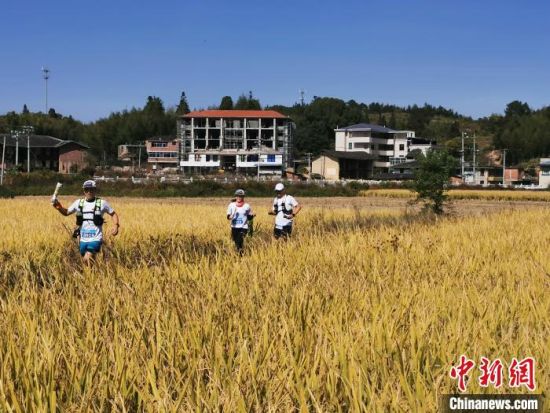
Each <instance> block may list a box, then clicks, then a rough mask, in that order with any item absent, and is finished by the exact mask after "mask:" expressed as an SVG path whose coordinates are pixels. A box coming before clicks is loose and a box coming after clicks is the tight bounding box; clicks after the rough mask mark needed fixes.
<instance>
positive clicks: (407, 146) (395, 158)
mask: <svg viewBox="0 0 550 413" xmlns="http://www.w3.org/2000/svg"><path fill="white" fill-rule="evenodd" d="M335 134H336V143H335V150H336V151H341V152H366V153H368V154H369V155H373V156H375V157H376V158H375V159H374V163H373V167H374V168H373V170H374V171H375V172H377V173H386V172H389V170H390V168H392V167H393V166H395V165H398V164H400V163H403V162H405V161H406V160H407V155H408V154H409V153H411V152H412V151H414V150H420V151H422V152H423V153H424V154H425V153H426V152H427V151H428V150H429V149H430V148H433V147H434V142H432V141H429V140H426V139H422V138H417V137H416V136H415V132H414V131H404V130H393V129H389V128H386V127H384V126H380V125H374V124H370V123H359V124H357V125H351V126H346V127H344V128H338V129H335Z"/></svg>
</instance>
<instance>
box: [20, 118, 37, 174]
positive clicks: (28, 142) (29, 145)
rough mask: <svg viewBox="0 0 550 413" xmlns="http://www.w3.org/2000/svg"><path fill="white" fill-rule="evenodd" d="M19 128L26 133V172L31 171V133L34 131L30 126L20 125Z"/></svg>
mask: <svg viewBox="0 0 550 413" xmlns="http://www.w3.org/2000/svg"><path fill="white" fill-rule="evenodd" d="M21 129H22V130H23V132H24V133H25V134H26V135H27V174H29V173H30V172H31V134H32V133H33V131H34V128H33V127H32V126H22V127H21Z"/></svg>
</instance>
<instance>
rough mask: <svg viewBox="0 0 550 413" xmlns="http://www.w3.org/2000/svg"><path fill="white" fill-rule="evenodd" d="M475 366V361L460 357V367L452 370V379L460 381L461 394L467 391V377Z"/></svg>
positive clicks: (454, 367)
mask: <svg viewBox="0 0 550 413" xmlns="http://www.w3.org/2000/svg"><path fill="white" fill-rule="evenodd" d="M474 366H475V363H474V361H473V360H470V359H468V358H467V357H466V356H465V355H462V356H460V363H459V364H458V366H453V367H452V368H451V373H450V374H451V377H452V378H453V379H458V388H459V390H460V391H461V392H464V391H466V375H467V374H468V372H469V371H470V370H472V369H473V368H474Z"/></svg>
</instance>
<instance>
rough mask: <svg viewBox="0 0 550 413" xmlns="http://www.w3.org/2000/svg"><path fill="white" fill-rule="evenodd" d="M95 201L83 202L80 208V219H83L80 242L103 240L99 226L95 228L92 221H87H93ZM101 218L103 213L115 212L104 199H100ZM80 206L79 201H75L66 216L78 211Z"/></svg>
mask: <svg viewBox="0 0 550 413" xmlns="http://www.w3.org/2000/svg"><path fill="white" fill-rule="evenodd" d="M95 201H96V200H95V199H94V200H93V201H90V202H88V201H86V200H84V205H83V206H82V217H83V218H84V219H85V221H84V222H83V223H82V226H81V227H80V242H94V241H101V240H103V230H102V228H101V226H99V227H98V226H97V225H95V224H94V221H88V220H89V219H90V220H93V218H94V211H95ZM100 201H101V208H100V211H101V216H103V214H104V213H108V214H109V215H110V214H113V213H114V212H115V210H114V209H113V208H111V206H110V205H109V203H108V202H107V201H105V200H104V199H101V200H100ZM79 205H80V199H77V200H76V201H74V202H73V203H72V204H71V206H70V207H69V208H68V209H67V214H69V215H70V214H74V213H75V212H77V211H78V209H79V208H78V207H79Z"/></svg>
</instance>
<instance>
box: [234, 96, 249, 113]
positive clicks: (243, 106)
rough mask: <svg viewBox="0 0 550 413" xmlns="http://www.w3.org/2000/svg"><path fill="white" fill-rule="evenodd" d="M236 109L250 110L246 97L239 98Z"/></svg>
mask: <svg viewBox="0 0 550 413" xmlns="http://www.w3.org/2000/svg"><path fill="white" fill-rule="evenodd" d="M235 109H238V110H246V109H248V99H247V98H246V96H245V95H241V96H239V98H238V99H237V102H236V103H235Z"/></svg>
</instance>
